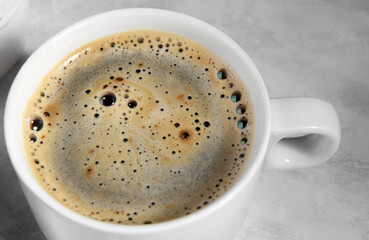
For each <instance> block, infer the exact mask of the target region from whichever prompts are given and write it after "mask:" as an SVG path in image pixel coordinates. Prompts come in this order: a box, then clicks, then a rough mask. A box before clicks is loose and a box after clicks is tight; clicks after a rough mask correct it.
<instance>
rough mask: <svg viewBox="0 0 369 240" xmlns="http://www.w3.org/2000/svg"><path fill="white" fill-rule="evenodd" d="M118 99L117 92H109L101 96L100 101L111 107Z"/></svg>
mask: <svg viewBox="0 0 369 240" xmlns="http://www.w3.org/2000/svg"><path fill="white" fill-rule="evenodd" d="M116 100H117V99H116V97H115V94H114V93H112V92H109V93H105V94H103V95H102V97H101V98H100V103H101V104H102V105H104V106H106V107H109V106H112V105H114V104H115V101H116Z"/></svg>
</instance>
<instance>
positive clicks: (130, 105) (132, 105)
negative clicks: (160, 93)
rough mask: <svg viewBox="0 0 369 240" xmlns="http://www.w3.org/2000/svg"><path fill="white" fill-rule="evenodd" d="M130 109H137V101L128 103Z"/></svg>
mask: <svg viewBox="0 0 369 240" xmlns="http://www.w3.org/2000/svg"><path fill="white" fill-rule="evenodd" d="M128 107H129V108H135V107H137V102H136V101H135V100H130V101H129V102H128Z"/></svg>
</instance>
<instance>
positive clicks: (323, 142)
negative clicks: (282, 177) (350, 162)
mask: <svg viewBox="0 0 369 240" xmlns="http://www.w3.org/2000/svg"><path fill="white" fill-rule="evenodd" d="M270 101H271V113H272V114H271V116H272V125H271V126H272V127H271V136H270V140H269V146H268V150H267V153H266V158H265V163H264V168H266V169H269V170H288V169H298V168H305V167H312V166H316V165H319V164H321V163H323V162H325V161H327V160H328V159H329V158H330V157H331V156H332V155H333V154H334V153H335V152H336V150H337V148H338V145H339V142H340V138H341V128H340V123H339V120H338V116H337V113H336V111H335V110H334V108H333V107H332V105H331V104H329V103H327V102H325V101H322V100H319V99H314V98H279V99H271V100H270Z"/></svg>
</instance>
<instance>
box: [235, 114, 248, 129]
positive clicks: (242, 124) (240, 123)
mask: <svg viewBox="0 0 369 240" xmlns="http://www.w3.org/2000/svg"><path fill="white" fill-rule="evenodd" d="M237 126H238V128H239V129H244V128H245V127H246V126H247V118H245V117H243V118H241V119H240V120H239V121H238V123H237Z"/></svg>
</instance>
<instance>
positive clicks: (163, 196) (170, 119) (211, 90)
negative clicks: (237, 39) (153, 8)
mask: <svg viewBox="0 0 369 240" xmlns="http://www.w3.org/2000/svg"><path fill="white" fill-rule="evenodd" d="M24 119H25V121H24V126H23V133H24V135H23V137H24V145H25V149H26V154H27V157H28V159H29V162H30V165H31V168H32V170H33V172H34V174H35V176H36V178H37V179H38V181H39V183H40V184H41V185H42V186H43V188H44V189H45V190H46V191H47V192H48V193H49V194H50V195H51V196H52V197H53V198H55V199H56V200H57V201H59V202H60V203H61V204H63V205H64V206H66V207H68V208H70V209H71V210H73V211H75V212H77V213H79V214H82V215H84V216H87V217H90V218H92V219H96V220H100V221H104V222H110V223H116V224H136V225H139V224H150V223H159V222H163V221H168V220H171V219H175V218H178V217H181V216H185V215H188V214H191V213H193V212H195V211H197V210H199V209H201V208H203V207H205V206H206V205H208V204H210V203H211V202H213V201H214V200H215V199H217V198H218V197H219V196H221V195H222V194H223V193H224V192H225V191H226V190H227V189H228V188H230V187H231V186H232V184H233V182H235V180H236V179H237V177H238V175H239V173H240V172H241V171H242V170H243V169H244V167H245V165H246V162H247V159H248V157H249V155H250V151H251V148H252V144H253V138H254V122H255V121H254V113H253V106H252V102H251V99H250V98H249V94H248V91H247V88H246V86H245V85H244V84H243V82H242V80H241V79H240V78H239V77H238V76H237V75H236V74H235V72H234V71H233V70H232V68H231V67H230V66H229V65H227V63H225V62H224V61H223V60H222V59H221V58H220V57H218V56H216V55H215V54H214V53H212V52H210V51H209V50H207V49H206V48H204V47H202V46H200V45H199V44H197V43H195V42H193V41H191V40H189V39H187V38H184V37H181V36H178V35H175V34H171V33H166V32H161V31H151V30H150V31H149V30H148V31H143V30H141V31H129V32H123V33H119V34H115V35H112V36H108V37H104V38H101V39H97V40H95V41H93V42H90V43H88V44H86V45H84V46H82V47H80V48H79V49H77V50H75V51H74V52H72V53H71V54H69V55H68V56H67V57H65V58H64V59H63V60H62V61H61V62H60V63H59V64H57V66H55V67H54V69H52V70H51V71H50V72H49V73H48V74H47V75H46V76H45V77H44V78H43V80H42V81H41V83H40V84H39V86H38V88H37V90H36V91H35V92H34V94H33V96H32V97H31V99H30V100H29V102H28V105H27V107H26V110H25V112H24Z"/></svg>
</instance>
